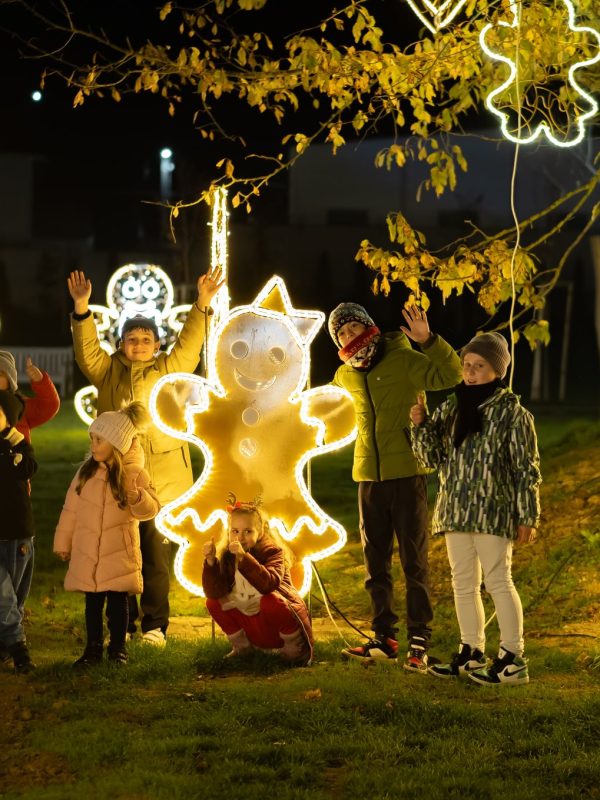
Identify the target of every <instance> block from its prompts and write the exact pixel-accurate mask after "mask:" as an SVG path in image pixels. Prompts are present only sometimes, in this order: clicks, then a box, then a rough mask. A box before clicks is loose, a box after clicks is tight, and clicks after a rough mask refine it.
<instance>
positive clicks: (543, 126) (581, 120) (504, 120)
mask: <svg viewBox="0 0 600 800" xmlns="http://www.w3.org/2000/svg"><path fill="white" fill-rule="evenodd" d="M409 2H410V0H409ZM562 2H563V3H564V4H565V5H566V7H567V11H568V15H569V30H571V31H573V32H574V33H589V34H591V35H592V36H594V37H596V39H597V41H598V48H599V49H598V54H597V55H596V56H594V58H590V59H587V60H586V61H578V62H576V63H575V64H572V65H571V67H570V68H569V74H568V81H569V84H570V85H571V86H572V88H573V89H575V90H576V91H577V92H578V93H579V94H580V95H581V96H582V97H584V98H585V99H586V100H587V101H588V103H589V104H590V110H589V111H587V112H586V113H585V114H581V115H580V116H578V117H577V116H576V126H577V128H578V129H579V133H578V135H577V137H576V138H575V139H573V140H567V141H565V142H561V141H559V140H558V139H556V138H555V137H554V136H553V134H552V128H551V127H550V126H549V125H548V123H547V122H540V123H539V124H538V125H537V126H536V127H535V129H534V131H533V133H532V134H531V136H529V137H527V138H522V137H521V136H518V137H515V136H513V135H512V134H511V133H510V132H509V131H508V122H509V117H508V114H506V113H505V112H504V111H500V110H499V109H497V108H496V107H495V106H494V105H493V100H494V98H495V97H496V96H497V95H498V94H500V93H501V92H503V91H504V90H505V89H507V88H508V87H509V86H510V85H511V83H512V82H513V80H514V79H515V76H516V74H517V67H516V64H515V62H514V61H512V60H511V59H510V58H507V57H506V56H504V55H501V54H500V53H497V52H495V51H494V50H491V49H490V48H489V47H488V46H487V44H486V42H485V36H486V34H487V32H488V31H489V30H490V29H491V28H493V27H494V26H495V25H498V26H499V27H503V28H516V27H518V25H519V14H518V9H517V3H516V2H515V0H511V3H510V11H511V13H512V15H513V20H512V22H505V21H500V22H497V23H492V22H489V23H488V24H487V25H485V26H484V27H483V28H482V29H481V32H480V34H479V43H480V45H481V49H482V50H483V52H484V53H486V54H487V55H488V56H489V57H490V58H492V59H494V60H496V61H502V62H503V63H504V64H506V65H507V66H508V67H509V68H510V75H509V77H508V78H507V79H506V80H505V81H504V83H503V84H502V85H501V86H499V87H497V88H496V89H494V90H492V91H491V92H490V93H489V94H488V96H487V97H486V100H485V104H486V106H487V107H488V109H489V110H490V111H491V112H492V114H495V115H496V116H497V117H498V118H499V119H500V127H501V129H502V133H503V134H504V136H505V137H506V138H507V139H509V140H510V141H511V142H518V143H520V144H529V143H530V142H533V141H535V139H537V137H538V136H539V135H540V133H541V132H543V133H544V134H545V136H546V137H547V138H548V140H549V141H550V142H552V144H554V145H556V146H557V147H573V146H574V145H576V144H579V142H580V141H581V140H582V139H583V137H584V136H585V122H586V121H587V120H588V119H589V118H590V117H593V116H594V115H595V114H596V113H597V111H598V103H597V102H596V100H595V98H594V97H593V96H592V95H590V94H588V93H587V92H586V91H585V90H584V89H582V88H581V86H579V84H578V83H577V81H576V80H575V71H576V70H578V69H581V68H583V67H589V66H591V65H592V64H595V63H596V62H597V61H599V60H600V33H599V32H598V31H597V30H595V29H594V28H590V27H588V26H579V27H578V26H576V25H575V9H574V7H573V4H572V3H571V0H562ZM517 91H518V89H517Z"/></svg>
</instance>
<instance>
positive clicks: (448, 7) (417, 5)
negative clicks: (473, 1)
mask: <svg viewBox="0 0 600 800" xmlns="http://www.w3.org/2000/svg"><path fill="white" fill-rule="evenodd" d="M466 2H467V0H442V1H441V2H440V3H432V2H431V0H407V3H408V5H409V6H410V7H411V8H412V10H413V11H414V12H415V14H416V15H417V17H418V18H419V19H420V20H421V22H422V23H423V25H425V26H426V27H427V28H429V30H430V31H431V32H432V33H437V32H438V31H440V30H441V29H442V28H445V27H446V26H447V25H449V24H450V23H451V22H452V20H453V19H454V18H455V17H456V15H457V14H458V13H459V11H460V10H461V9H462V7H463V6H464V5H465V3H466Z"/></svg>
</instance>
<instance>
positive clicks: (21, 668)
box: [7, 642, 35, 675]
mask: <svg viewBox="0 0 600 800" xmlns="http://www.w3.org/2000/svg"><path fill="white" fill-rule="evenodd" d="M7 649H8V654H9V655H10V657H11V658H12V660H13V664H14V665H15V672H18V673H19V674H21V675H27V673H28V672H31V671H32V670H33V669H35V664H34V663H33V661H32V660H31V656H30V655H29V650H28V649H27V645H26V644H25V642H15V644H11V645H10V647H8V648H7Z"/></svg>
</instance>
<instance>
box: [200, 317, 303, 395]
mask: <svg viewBox="0 0 600 800" xmlns="http://www.w3.org/2000/svg"><path fill="white" fill-rule="evenodd" d="M303 355H304V353H303V348H302V346H301V344H300V343H299V341H298V338H297V336H295V335H294V328H293V324H292V323H291V322H290V321H289V320H288V319H287V318H286V317H284V316H283V315H281V316H272V315H271V314H269V313H261V311H260V310H257V311H253V312H249V311H246V312H244V313H242V314H239V315H237V316H233V317H232V318H230V320H229V322H228V323H227V325H226V327H225V328H224V329H223V331H222V333H221V336H220V338H219V342H218V347H217V353H216V368H217V373H218V376H219V381H220V383H221V385H222V386H223V388H224V389H225V390H226V392H227V393H228V395H229V396H230V397H231V398H232V399H235V398H238V399H241V398H242V397H244V398H246V399H247V400H252V401H254V402H255V403H258V404H260V405H261V406H265V405H269V406H270V405H276V404H279V403H281V402H283V401H285V400H286V399H287V398H288V397H289V396H290V395H291V394H293V392H294V391H296V389H297V388H298V386H299V383H300V381H301V380H302V376H303V372H304V371H303Z"/></svg>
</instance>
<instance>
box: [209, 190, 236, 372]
mask: <svg viewBox="0 0 600 800" xmlns="http://www.w3.org/2000/svg"><path fill="white" fill-rule="evenodd" d="M228 218H229V212H228V211H227V189H223V188H222V187H218V188H217V189H216V191H215V195H214V200H213V208H212V219H211V221H210V222H209V223H208V224H209V225H210V227H211V229H212V234H211V242H210V266H211V269H214V268H215V267H217V266H219V267H221V270H222V271H223V276H222V277H223V280H224V281H225V283H224V285H223V286H222V287H221V288H220V289H219V291H218V292H217V294H216V295H215V297H214V299H213V301H212V309H213V315H212V320H211V324H210V327H209V328H208V331H207V335H206V361H205V364H206V365H208V364H210V363H211V362H212V350H213V348H214V346H215V342H216V339H215V332H216V330H217V329H218V328H219V326H220V323H222V322H224V321H225V320H226V319H227V317H228V316H229V305H230V295H229V282H228V278H229V276H228V248H227V237H228V236H229V230H228V228H229V226H228Z"/></svg>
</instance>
